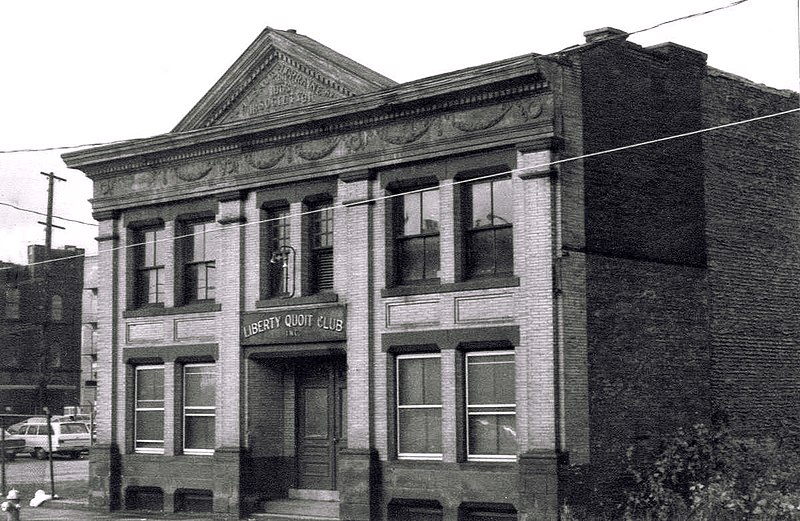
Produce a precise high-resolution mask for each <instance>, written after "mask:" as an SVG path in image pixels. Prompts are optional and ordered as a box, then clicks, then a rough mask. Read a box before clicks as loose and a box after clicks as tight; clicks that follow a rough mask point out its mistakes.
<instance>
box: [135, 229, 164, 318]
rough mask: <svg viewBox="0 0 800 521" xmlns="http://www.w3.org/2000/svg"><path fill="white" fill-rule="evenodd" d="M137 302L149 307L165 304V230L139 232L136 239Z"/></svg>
mask: <svg viewBox="0 0 800 521" xmlns="http://www.w3.org/2000/svg"><path fill="white" fill-rule="evenodd" d="M134 240H135V246H134V259H135V264H136V268H135V269H136V274H135V277H136V281H135V285H136V288H135V302H136V305H137V306H139V307H141V306H148V305H153V304H161V303H163V302H164V294H165V284H164V281H165V279H164V242H163V241H164V229H163V228H148V229H142V230H139V231H138V232H137V233H136V234H135V237H134Z"/></svg>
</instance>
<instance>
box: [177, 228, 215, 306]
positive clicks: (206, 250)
mask: <svg viewBox="0 0 800 521" xmlns="http://www.w3.org/2000/svg"><path fill="white" fill-rule="evenodd" d="M210 227H211V223H207V222H202V223H192V224H189V225H188V226H186V232H187V233H186V236H185V237H183V239H182V241H183V248H182V253H183V255H184V259H185V266H184V273H183V276H184V280H183V291H184V302H194V301H198V300H212V299H214V298H215V296H216V287H217V283H216V279H217V278H216V261H215V259H216V254H217V234H216V232H215V231H213V230H210Z"/></svg>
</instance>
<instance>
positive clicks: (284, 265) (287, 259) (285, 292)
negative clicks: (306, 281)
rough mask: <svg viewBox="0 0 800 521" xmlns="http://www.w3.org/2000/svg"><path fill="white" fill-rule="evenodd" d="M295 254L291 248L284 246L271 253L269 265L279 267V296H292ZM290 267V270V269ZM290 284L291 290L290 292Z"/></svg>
mask: <svg viewBox="0 0 800 521" xmlns="http://www.w3.org/2000/svg"><path fill="white" fill-rule="evenodd" d="M295 259H296V252H295V249H294V248H292V247H291V246H288V245H284V246H280V247H279V248H278V249H276V250H275V251H273V252H272V255H271V256H270V258H269V263H270V264H273V265H278V266H280V270H281V288H280V290H281V291H280V296H281V297H283V298H290V297H293V296H294V290H295V284H294V272H295ZM290 267H291V269H290ZM290 284H291V290H290Z"/></svg>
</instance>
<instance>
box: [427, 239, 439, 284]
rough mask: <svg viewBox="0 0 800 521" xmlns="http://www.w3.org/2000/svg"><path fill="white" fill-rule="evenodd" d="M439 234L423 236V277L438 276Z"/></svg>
mask: <svg viewBox="0 0 800 521" xmlns="http://www.w3.org/2000/svg"><path fill="white" fill-rule="evenodd" d="M439 258H440V255H439V236H438V235H435V236H433V237H425V273H424V276H423V278H426V279H431V278H438V277H439Z"/></svg>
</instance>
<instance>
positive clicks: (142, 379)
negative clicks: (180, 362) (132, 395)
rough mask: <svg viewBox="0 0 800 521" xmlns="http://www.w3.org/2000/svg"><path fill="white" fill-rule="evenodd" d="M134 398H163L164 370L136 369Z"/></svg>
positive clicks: (161, 399)
mask: <svg viewBox="0 0 800 521" xmlns="http://www.w3.org/2000/svg"><path fill="white" fill-rule="evenodd" d="M136 378H137V381H136V399H137V400H139V401H141V400H150V401H152V400H160V401H161V402H162V403H163V400H164V370H163V369H160V368H159V369H140V370H138V371H136Z"/></svg>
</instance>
